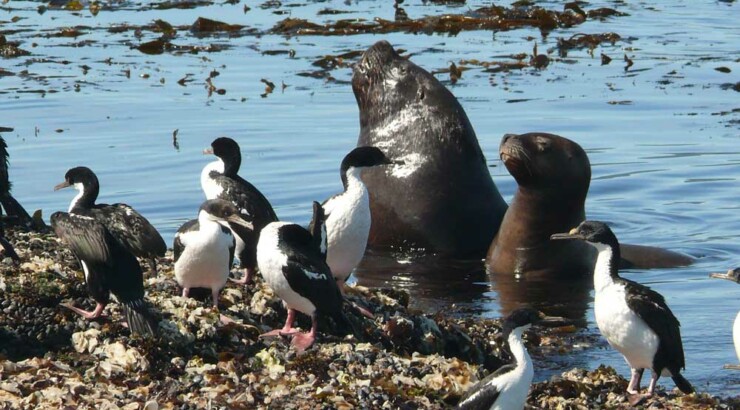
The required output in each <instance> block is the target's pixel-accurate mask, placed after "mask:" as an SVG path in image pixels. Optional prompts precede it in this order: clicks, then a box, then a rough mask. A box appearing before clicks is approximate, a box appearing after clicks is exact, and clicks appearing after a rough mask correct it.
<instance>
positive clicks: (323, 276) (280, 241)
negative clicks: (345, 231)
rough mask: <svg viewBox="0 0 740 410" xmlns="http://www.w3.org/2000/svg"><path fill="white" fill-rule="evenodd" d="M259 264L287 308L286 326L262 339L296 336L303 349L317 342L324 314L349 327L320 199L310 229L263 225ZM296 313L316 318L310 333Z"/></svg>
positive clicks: (274, 223)
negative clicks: (297, 321)
mask: <svg viewBox="0 0 740 410" xmlns="http://www.w3.org/2000/svg"><path fill="white" fill-rule="evenodd" d="M257 264H258V266H259V269H260V272H262V276H263V277H264V278H265V282H267V284H268V285H269V286H270V288H272V290H273V291H274V292H275V293H276V294H277V296H278V297H280V298H281V299H282V300H283V302H285V304H286V305H287V308H288V317H287V319H286V321H285V325H284V326H283V328H282V329H275V330H273V331H270V332H267V333H264V334H262V335H261V337H270V336H292V337H293V339H292V342H291V343H292V345H293V346H294V347H295V348H296V350H297V351H298V352H299V353H300V352H303V351H304V350H305V349H307V348H308V347H309V346H311V344H313V342H314V341H315V340H316V333H317V327H318V320H317V319H318V315H319V314H321V315H327V316H330V317H331V318H332V319H333V320H334V321H335V322H336V324H337V325H338V326H339V327H344V328H346V327H347V326H350V324H349V322H348V320H347V317H346V316H345V315H344V313H343V312H342V304H343V301H344V298H343V297H342V294H341V292H340V291H339V287H338V286H337V282H336V280H335V279H334V276H333V275H332V273H331V269H329V266H328V265H327V264H326V224H325V219H324V211H323V208H322V207H321V205H319V203H318V202H314V203H313V219H312V221H311V224H310V231H309V230H306V229H305V228H303V227H302V226H300V225H296V224H292V223H287V222H272V223H270V224H268V225H267V226H266V227H264V228H263V229H262V233H261V234H260V240H259V243H258V245H257ZM296 311H298V312H301V313H304V314H306V315H308V316H310V317H311V330H310V331H309V332H308V333H300V332H299V331H298V330H297V329H295V328H293V321H294V319H295V315H296Z"/></svg>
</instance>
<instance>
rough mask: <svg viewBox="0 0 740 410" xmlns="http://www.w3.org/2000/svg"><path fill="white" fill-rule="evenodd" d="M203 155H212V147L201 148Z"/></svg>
mask: <svg viewBox="0 0 740 410" xmlns="http://www.w3.org/2000/svg"><path fill="white" fill-rule="evenodd" d="M203 155H213V148H206V149H204V150H203Z"/></svg>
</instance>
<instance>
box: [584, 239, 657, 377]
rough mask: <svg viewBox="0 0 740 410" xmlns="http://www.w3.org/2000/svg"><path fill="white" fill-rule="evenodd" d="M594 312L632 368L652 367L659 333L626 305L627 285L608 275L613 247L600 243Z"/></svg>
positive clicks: (604, 331) (614, 345) (598, 322)
mask: <svg viewBox="0 0 740 410" xmlns="http://www.w3.org/2000/svg"><path fill="white" fill-rule="evenodd" d="M597 250H598V251H599V256H598V259H597V260H596V267H595V269H594V290H595V296H594V315H595V317H596V324H597V325H598V327H599V330H600V331H601V334H602V335H603V336H604V338H605V339H606V340H607V341H608V342H609V344H610V345H611V346H612V347H613V348H615V349H616V350H617V351H619V352H620V353H622V356H624V359H625V360H626V361H627V364H629V366H630V367H631V368H633V369H652V367H653V357H654V356H655V353H656V352H657V351H658V344H659V340H658V336H657V335H656V334H655V332H654V331H653V330H652V329H650V327H649V326H648V325H647V323H645V321H644V320H642V319H641V318H640V317H639V316H637V314H635V313H634V312H633V311H632V310H631V309H630V308H629V306H627V292H626V289H625V286H624V285H623V284H621V283H618V282H614V280H613V279H612V278H611V277H610V276H609V259H610V258H611V248H609V247H607V246H603V245H602V246H597Z"/></svg>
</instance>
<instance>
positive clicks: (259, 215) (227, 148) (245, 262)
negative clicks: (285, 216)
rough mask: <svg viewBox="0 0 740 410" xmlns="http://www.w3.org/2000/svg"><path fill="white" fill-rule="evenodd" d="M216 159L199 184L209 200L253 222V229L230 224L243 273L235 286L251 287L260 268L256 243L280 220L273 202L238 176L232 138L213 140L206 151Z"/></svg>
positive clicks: (238, 163)
mask: <svg viewBox="0 0 740 410" xmlns="http://www.w3.org/2000/svg"><path fill="white" fill-rule="evenodd" d="M203 153H204V154H213V155H215V156H216V157H217V158H216V160H215V161H213V162H211V163H209V164H208V165H206V166H205V167H204V168H203V171H202V172H201V175H200V183H201V186H202V188H203V192H205V195H206V199H223V200H226V201H229V202H231V203H233V204H234V205H236V207H237V208H238V209H239V212H240V213H241V214H243V215H244V216H245V217H247V218H249V220H251V221H252V224H253V228H251V229H248V228H245V227H244V226H240V225H238V224H231V223H230V224H229V228H230V229H231V231H232V232H233V233H234V237H235V238H236V257H237V258H238V259H239V264H240V266H241V268H242V269H243V270H244V272H243V276H242V277H241V278H240V279H237V280H234V282H237V283H241V284H245V283H249V282H250V281H251V279H252V275H254V272H255V269H256V267H257V242H258V241H259V236H260V232H261V231H262V228H264V227H265V226H266V225H267V224H269V223H270V222H275V221H277V220H278V218H277V215H276V214H275V211H274V210H273V209H272V205H270V202H269V201H268V200H267V198H265V196H264V195H262V192H260V191H259V190H258V189H257V188H256V187H255V186H254V185H252V184H250V183H249V182H247V181H246V180H244V178H242V177H240V176H239V175H238V172H239V167H240V166H241V163H242V155H241V151H240V149H239V144H237V143H236V141H234V140H233V139H231V138H228V137H220V138H216V139H215V140H213V142H212V143H211V148H209V149H206V150H204V151H203Z"/></svg>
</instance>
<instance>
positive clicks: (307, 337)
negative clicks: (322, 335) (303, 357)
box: [290, 332, 316, 354]
mask: <svg viewBox="0 0 740 410" xmlns="http://www.w3.org/2000/svg"><path fill="white" fill-rule="evenodd" d="M314 341H316V335H315V334H314V332H308V333H296V334H295V335H293V340H292V341H291V342H290V344H291V345H293V347H295V350H296V352H298V353H299V354H300V353H303V352H304V351H306V349H308V348H309V347H311V345H312V344H313V342H314Z"/></svg>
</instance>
